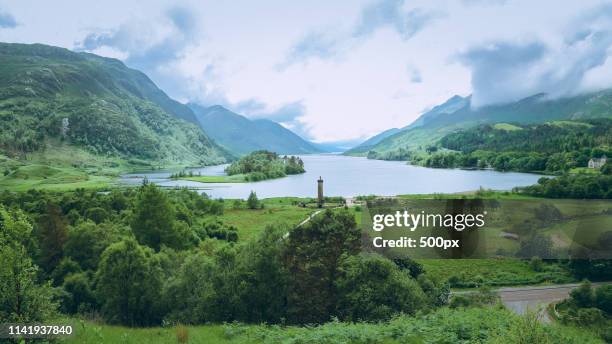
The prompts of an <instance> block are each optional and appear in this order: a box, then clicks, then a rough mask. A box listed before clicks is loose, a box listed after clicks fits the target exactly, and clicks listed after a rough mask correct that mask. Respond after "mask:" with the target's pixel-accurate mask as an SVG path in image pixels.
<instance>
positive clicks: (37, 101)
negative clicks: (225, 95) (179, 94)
mask: <svg viewBox="0 0 612 344" xmlns="http://www.w3.org/2000/svg"><path fill="white" fill-rule="evenodd" d="M0 124H1V125H0V150H3V151H4V152H6V153H7V154H9V155H24V154H27V153H30V152H36V151H41V150H44V149H47V148H50V145H63V146H66V145H67V146H70V147H73V148H75V149H82V150H85V151H88V152H89V153H94V154H95V155H98V156H107V157H108V156H114V157H119V158H122V159H126V160H134V159H136V160H142V161H148V162H155V163H156V164H198V165H203V164H215V163H221V162H226V161H228V160H229V159H232V155H231V154H230V153H229V152H228V151H226V150H225V149H223V148H221V147H220V146H218V145H217V144H216V143H215V142H214V141H213V140H211V139H210V138H209V137H208V136H207V135H206V134H205V133H204V132H203V131H202V130H201V129H200V128H199V127H198V120H197V119H196V116H195V114H194V113H193V111H192V110H191V109H190V108H189V107H187V106H186V105H184V104H181V103H179V102H177V101H175V100H173V99H171V98H170V97H168V96H167V95H166V94H165V93H164V92H163V91H162V90H160V89H159V88H158V87H157V86H156V85H155V84H154V83H153V82H152V81H151V80H150V79H149V78H148V77H147V76H146V75H145V74H143V73H141V72H139V71H137V70H134V69H130V68H128V67H126V66H125V65H124V64H123V63H122V62H120V61H119V60H116V59H110V58H105V57H100V56H97V55H94V54H89V53H77V52H73V51H70V50H67V49H64V48H58V47H52V46H48V45H42V44H9V43H0Z"/></svg>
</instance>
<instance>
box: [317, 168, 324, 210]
mask: <svg viewBox="0 0 612 344" xmlns="http://www.w3.org/2000/svg"><path fill="white" fill-rule="evenodd" d="M317 202H318V204H319V208H321V207H323V202H324V199H323V178H321V177H320V176H319V180H317Z"/></svg>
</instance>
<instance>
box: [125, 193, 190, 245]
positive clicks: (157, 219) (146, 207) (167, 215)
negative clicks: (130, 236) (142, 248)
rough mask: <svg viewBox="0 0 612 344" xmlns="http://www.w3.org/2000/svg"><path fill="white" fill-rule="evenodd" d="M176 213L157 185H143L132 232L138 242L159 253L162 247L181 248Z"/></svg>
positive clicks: (139, 194)
mask: <svg viewBox="0 0 612 344" xmlns="http://www.w3.org/2000/svg"><path fill="white" fill-rule="evenodd" d="M174 217H175V212H174V208H173V207H172V205H171V203H170V201H169V200H168V196H167V195H166V193H165V192H163V191H162V190H160V189H159V188H158V187H157V186H155V184H151V183H147V184H143V186H142V187H141V188H140V190H139V192H138V197H137V199H136V205H135V209H134V217H133V220H132V231H133V232H134V235H135V236H136V239H138V242H139V243H141V244H143V245H147V246H149V247H152V248H153V249H155V250H156V251H159V249H160V248H161V245H167V246H169V247H176V246H177V245H178V246H181V245H180V240H181V239H182V238H179V237H178V235H177V233H176V231H175V229H176V228H175V227H174Z"/></svg>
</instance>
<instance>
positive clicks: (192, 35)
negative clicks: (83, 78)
mask: <svg viewBox="0 0 612 344" xmlns="http://www.w3.org/2000/svg"><path fill="white" fill-rule="evenodd" d="M162 19H165V20H166V21H165V22H156V23H154V24H152V25H171V26H172V27H173V29H174V34H172V35H167V36H165V37H161V38H155V37H152V36H151V35H150V31H151V30H149V29H151V28H154V26H149V27H147V28H143V27H142V26H141V25H139V23H133V22H128V23H125V24H123V25H121V26H119V27H118V28H117V29H114V30H109V31H103V32H92V33H90V34H88V35H87V36H86V37H85V38H84V39H83V40H82V41H81V42H78V43H77V50H83V51H92V50H95V49H97V48H100V47H111V48H114V49H117V50H119V51H121V52H123V53H126V54H127V58H126V59H125V63H126V64H127V65H129V66H130V67H133V68H136V69H139V70H142V71H144V72H145V73H147V75H149V76H150V77H151V78H152V79H153V80H154V81H155V82H157V83H158V84H159V86H161V87H162V89H166V90H171V91H175V94H176V93H178V92H176V91H178V90H181V89H182V88H185V87H186V86H185V83H184V80H179V79H177V78H176V77H174V76H172V75H161V74H160V72H159V70H158V69H159V67H161V66H164V65H166V64H169V63H172V62H174V61H176V59H177V58H178V57H179V56H180V55H181V54H182V52H183V51H184V50H185V49H186V48H187V47H189V46H191V45H192V44H194V42H195V40H196V37H197V18H196V17H195V16H194V14H193V11H190V10H189V9H187V8H183V7H172V8H170V9H169V10H167V11H166V12H165V13H164V14H163V17H162ZM153 40H157V41H156V42H155V43H153V44H151V43H152V42H151V41H153Z"/></svg>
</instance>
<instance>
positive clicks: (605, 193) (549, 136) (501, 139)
mask: <svg viewBox="0 0 612 344" xmlns="http://www.w3.org/2000/svg"><path fill="white" fill-rule="evenodd" d="M611 147H612V120H610V119H591V120H583V121H563V122H552V123H545V124H535V125H513V124H486V125H481V126H478V127H475V128H472V129H467V130H461V131H457V132H455V133H451V134H448V135H446V136H444V137H443V138H442V139H441V140H440V141H439V143H438V145H434V146H430V147H427V148H426V151H427V153H428V154H427V155H422V154H421V155H419V154H415V153H414V152H410V151H405V152H404V153H403V156H402V158H406V159H408V160H410V161H411V163H414V164H421V165H423V166H427V167H434V168H492V169H495V170H498V171H519V172H540V173H546V174H554V175H560V177H559V178H552V179H551V178H542V179H541V180H540V181H539V182H538V184H536V185H533V186H530V187H526V188H523V189H522V190H520V191H521V192H524V193H527V194H530V195H534V196H539V197H553V198H612V176H611V174H612V162H610V161H608V163H607V164H605V165H604V166H602V167H601V168H599V169H591V170H590V172H591V173H588V174H580V175H577V172H587V171H588V169H586V167H587V165H588V162H589V160H590V159H599V158H602V157H604V156H612V148H611Z"/></svg>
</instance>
